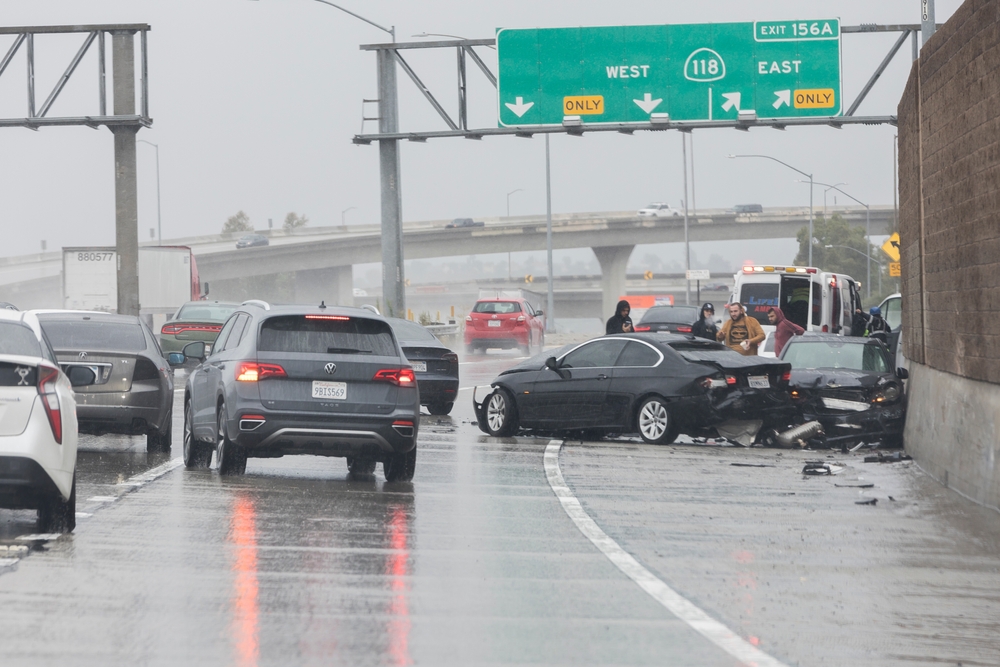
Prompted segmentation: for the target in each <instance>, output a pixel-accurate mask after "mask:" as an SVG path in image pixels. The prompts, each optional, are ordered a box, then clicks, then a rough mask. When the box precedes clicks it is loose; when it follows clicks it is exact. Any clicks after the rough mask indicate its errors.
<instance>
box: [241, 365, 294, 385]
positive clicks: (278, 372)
mask: <svg viewBox="0 0 1000 667" xmlns="http://www.w3.org/2000/svg"><path fill="white" fill-rule="evenodd" d="M275 377H278V378H283V377H288V374H287V373H285V369H284V368H282V367H281V366H279V365H278V364H258V363H257V362H255V361H244V362H242V363H240V364H239V365H238V366H237V367H236V381H237V382H260V381H261V380H264V379H266V378H275Z"/></svg>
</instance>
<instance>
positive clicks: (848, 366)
mask: <svg viewBox="0 0 1000 667" xmlns="http://www.w3.org/2000/svg"><path fill="white" fill-rule="evenodd" d="M781 359H782V361H785V362H787V363H789V364H791V367H792V377H791V389H792V401H793V402H794V403H795V404H796V405H797V406H798V408H799V410H800V412H801V415H802V417H801V419H802V421H804V422H806V423H808V422H818V423H819V425H820V426H821V427H822V431H821V432H820V433H817V434H813V433H812V432H809V433H810V435H811V436H812V437H811V438H810V439H809V441H808V444H811V445H813V446H827V447H840V448H843V449H846V448H849V447H853V446H854V445H857V444H860V443H862V442H865V443H871V444H874V443H881V444H882V445H883V446H886V447H901V446H902V444H903V426H904V424H905V422H906V395H905V393H904V391H903V380H905V379H906V378H907V371H906V369H905V368H898V369H893V367H892V361H891V356H890V354H889V351H888V350H887V349H886V347H885V345H884V344H883V343H882V342H881V341H879V340H876V339H874V338H861V337H853V336H835V335H832V334H814V333H806V334H804V335H802V336H793V337H792V338H791V339H790V340H789V341H788V343H787V344H786V345H785V348H784V349H783V350H782V352H781Z"/></svg>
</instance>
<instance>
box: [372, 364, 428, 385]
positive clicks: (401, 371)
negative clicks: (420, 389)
mask: <svg viewBox="0 0 1000 667" xmlns="http://www.w3.org/2000/svg"><path fill="white" fill-rule="evenodd" d="M372 381H373V382H391V383H393V384H394V385H396V386H397V387H415V386H416V384H417V376H416V375H414V374H413V369H412V368H383V369H382V370H380V371H378V372H377V373H375V377H373V378H372Z"/></svg>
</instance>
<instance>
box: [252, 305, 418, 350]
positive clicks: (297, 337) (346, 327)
mask: <svg viewBox="0 0 1000 667" xmlns="http://www.w3.org/2000/svg"><path fill="white" fill-rule="evenodd" d="M257 349H258V350H261V351H265V352H305V353H309V354H370V355H374V356H377V357H395V356H398V352H397V351H396V342H395V341H394V340H393V338H392V330H391V329H390V328H389V325H388V323H386V322H382V321H380V320H370V319H368V318H367V317H351V318H348V319H345V320H339V319H338V320H334V319H328V318H326V317H323V316H317V315H312V316H310V315H284V316H278V317H272V318H270V319H268V320H265V321H264V324H263V326H262V327H261V329H260V342H259V343H258V345H257Z"/></svg>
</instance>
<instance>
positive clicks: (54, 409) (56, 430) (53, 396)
mask: <svg viewBox="0 0 1000 667" xmlns="http://www.w3.org/2000/svg"><path fill="white" fill-rule="evenodd" d="M38 378H39V379H38V395H39V396H41V397H42V407H43V408H44V409H45V416H46V417H48V418H49V426H51V427H52V437H53V438H55V441H56V442H57V443H59V444H60V445H61V444H62V410H61V409H60V407H59V395H58V394H57V393H56V382H57V381H58V380H59V369H57V368H51V367H49V366H39V367H38Z"/></svg>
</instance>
